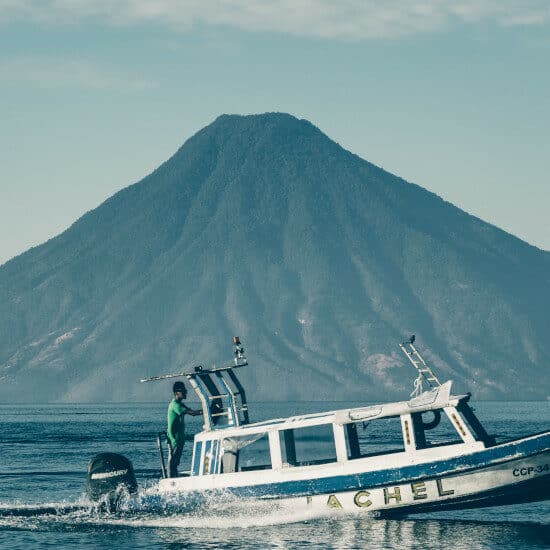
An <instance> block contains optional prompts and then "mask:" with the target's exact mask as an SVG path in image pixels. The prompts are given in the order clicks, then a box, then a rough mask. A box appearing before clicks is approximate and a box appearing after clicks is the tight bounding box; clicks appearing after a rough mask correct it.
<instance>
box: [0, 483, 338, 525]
mask: <svg viewBox="0 0 550 550" xmlns="http://www.w3.org/2000/svg"><path fill="white" fill-rule="evenodd" d="M338 513H339V511H335V510H330V509H327V510H318V509H312V508H311V507H308V505H307V503H306V502H305V499H304V503H303V505H297V504H296V503H293V504H292V505H291V504H285V503H282V502H281V501H278V500H256V499H243V498H237V497H235V496H234V495H231V494H227V493H223V492H219V493H217V494H215V495H213V496H209V497H208V498H203V497H201V496H200V495H193V496H180V497H172V496H170V497H167V496H166V495H161V494H159V493H158V492H157V491H156V489H155V488H150V489H147V490H143V491H140V493H138V494H137V495H134V496H125V497H124V498H122V500H121V502H120V503H119V506H118V509H117V511H116V512H114V513H110V512H108V511H106V509H105V507H103V506H101V505H99V506H98V505H96V504H93V503H91V502H90V501H89V500H87V498H85V497H82V498H81V499H80V500H78V501H75V502H58V503H44V504H38V505H37V504H23V503H12V504H0V527H11V528H24V529H39V528H44V527H46V525H49V527H50V528H54V529H55V528H59V529H63V527H64V526H65V527H67V528H73V527H74V526H76V525H78V526H79V527H80V528H81V527H83V526H86V525H88V526H90V527H92V526H101V525H109V526H120V527H128V528H131V527H140V528H143V527H150V528H192V529H232V528H240V529H242V528H251V527H267V526H275V525H284V524H291V523H300V522H307V521H310V520H316V519H321V518H323V517H329V516H334V515H336V514H338ZM340 514H341V512H340Z"/></svg>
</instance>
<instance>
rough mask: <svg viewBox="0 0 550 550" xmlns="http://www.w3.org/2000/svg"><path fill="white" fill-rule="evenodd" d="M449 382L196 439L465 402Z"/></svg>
mask: <svg viewBox="0 0 550 550" xmlns="http://www.w3.org/2000/svg"><path fill="white" fill-rule="evenodd" d="M451 385H452V381H451V380H449V381H448V382H445V383H444V384H441V385H440V386H438V387H437V388H435V389H433V390H431V391H426V392H424V393H422V394H420V395H419V396H417V397H414V398H413V399H410V400H409V401H398V402H394V403H381V404H376V405H369V406H367V407H357V408H350V409H339V410H334V411H327V412H321V413H311V414H305V415H298V416H290V417H288V418H275V419H271V420H265V421H262V422H255V423H253V424H246V425H243V426H238V427H225V428H224V429H222V430H217V432H215V433H213V432H209V431H205V432H202V433H200V434H197V435H196V436H195V437H196V438H197V439H203V438H204V439H211V438H216V439H218V438H220V437H221V438H224V437H232V436H237V435H241V436H242V435H246V434H251V433H261V432H268V431H270V428H272V427H275V428H276V429H277V430H290V429H293V428H304V427H307V426H315V425H319V424H341V425H343V424H349V423H352V422H367V421H369V420H374V419H376V418H384V417H389V416H399V415H403V414H411V413H418V412H424V411H430V410H434V409H443V408H445V407H456V406H457V405H458V404H459V403H460V402H461V401H464V400H468V399H469V398H470V395H469V394H467V395H451Z"/></svg>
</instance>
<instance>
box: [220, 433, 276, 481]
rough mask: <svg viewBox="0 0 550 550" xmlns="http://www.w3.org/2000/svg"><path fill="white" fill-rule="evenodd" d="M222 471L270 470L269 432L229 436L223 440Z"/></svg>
mask: <svg viewBox="0 0 550 550" xmlns="http://www.w3.org/2000/svg"><path fill="white" fill-rule="evenodd" d="M222 447H223V456H222V468H221V469H222V473H229V472H247V471H251V470H268V469H270V468H271V454H270V453H269V439H268V435H267V433H263V434H253V435H249V436H245V437H228V438H226V439H224V440H223V442H222Z"/></svg>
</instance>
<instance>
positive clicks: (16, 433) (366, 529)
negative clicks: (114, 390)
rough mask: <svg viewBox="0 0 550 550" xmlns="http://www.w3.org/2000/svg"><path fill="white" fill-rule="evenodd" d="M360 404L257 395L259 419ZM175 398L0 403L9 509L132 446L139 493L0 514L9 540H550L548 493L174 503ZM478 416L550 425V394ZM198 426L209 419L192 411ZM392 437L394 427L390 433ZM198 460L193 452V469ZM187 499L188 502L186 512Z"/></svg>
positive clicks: (388, 544) (263, 544)
mask: <svg viewBox="0 0 550 550" xmlns="http://www.w3.org/2000/svg"><path fill="white" fill-rule="evenodd" d="M355 405H358V404H357V403H277V404H269V405H267V406H266V405H262V406H260V405H259V404H254V403H253V404H251V410H252V413H253V417H254V419H255V420H261V419H265V418H271V417H278V416H288V415H290V414H298V413H306V412H314V411H319V410H326V409H328V408H344V407H348V406H355ZM165 408H166V404H138V405H135V404H133V405H44V406H36V405H32V406H30V405H25V406H15V405H0V509H1V508H16V509H19V510H21V509H23V508H25V507H26V506H33V505H40V506H42V505H45V504H52V505H54V506H65V505H71V504H75V503H84V502H85V497H84V485H85V470H86V466H87V463H88V461H89V459H90V458H91V457H92V456H93V455H95V454H96V453H98V452H102V451H114V452H120V453H122V454H124V455H126V456H128V457H129V458H130V459H131V460H132V462H133V464H134V467H135V468H136V471H137V475H138V478H139V482H140V487H141V493H140V497H139V498H138V500H137V501H134V502H131V503H129V504H128V506H126V508H125V509H124V510H123V511H122V512H120V513H118V514H115V515H108V514H100V513H97V512H93V511H91V510H90V509H88V508H84V509H83V510H79V511H72V512H71V511H69V512H64V513H59V514H55V515H54V514H48V515H40V516H38V515H30V516H29V517H2V516H0V547H1V548H29V547H33V548H42V547H53V546H55V547H56V548H58V549H64V548H76V547H79V548H155V547H157V548H159V547H160V548H165V547H166V548H181V547H186V548H220V547H226V548H250V547H259V548H301V547H308V548H405V549H406V548H454V549H462V548H468V549H475V548H549V547H550V501H547V502H541V503H534V504H525V505H521V506H514V507H501V508H487V509H481V510H473V511H458V512H445V513H439V514H423V515H422V516H411V517H410V518H406V519H400V520H381V519H377V518H374V517H372V516H368V515H366V516H364V517H360V518H358V517H357V516H349V515H345V514H342V513H341V512H339V511H337V510H327V511H326V512H325V513H324V515H322V516H320V515H315V516H313V515H312V511H311V510H308V509H307V508H306V507H304V508H303V509H299V508H296V507H293V508H292V509H290V508H288V507H284V506H281V505H278V504H277V503H273V502H265V501H250V500H248V501H243V500H235V499H233V498H230V497H227V496H226V497H224V496H218V497H215V498H213V499H211V500H210V501H206V502H200V503H197V502H188V503H185V502H183V503H182V502H178V503H173V502H169V501H165V500H163V499H162V498H160V497H159V496H158V495H156V494H155V492H154V484H155V479H157V477H158V471H159V466H158V454H157V449H156V442H155V438H156V433H157V432H158V431H159V430H162V429H164V419H165V414H166V410H165ZM476 409H477V414H478V416H479V417H480V419H481V420H482V422H483V423H484V425H485V426H486V428H487V429H488V431H489V432H490V433H493V434H495V435H496V436H497V439H498V440H503V439H509V438H513V437H520V436H522V435H526V434H529V433H534V432H539V431H542V430H544V429H548V427H549V425H550V402H544V403H479V404H477V406H476ZM187 429H188V432H189V433H193V432H195V431H199V430H200V418H192V419H190V420H189V421H188V425H187ZM390 437H391V434H390ZM190 459H191V443H190V442H189V443H188V444H187V445H186V447H185V450H184V456H183V459H182V466H183V468H185V467H188V464H189V462H190ZM182 509H185V510H186V512H184V513H183V512H182V511H181V510H182Z"/></svg>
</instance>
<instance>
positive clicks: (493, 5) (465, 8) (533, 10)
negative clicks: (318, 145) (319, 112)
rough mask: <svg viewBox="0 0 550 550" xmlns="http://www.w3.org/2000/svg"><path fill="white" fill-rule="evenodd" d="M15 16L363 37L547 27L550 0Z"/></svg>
mask: <svg viewBox="0 0 550 550" xmlns="http://www.w3.org/2000/svg"><path fill="white" fill-rule="evenodd" d="M14 19H18V20H27V19H32V20H38V21H41V22H47V23H50V24H70V23H73V22H78V21H81V20H86V19H88V20H94V21H99V22H105V23H108V24H112V25H134V24H143V23H151V24H156V25H161V26H164V27H170V28H172V29H174V30H178V31H187V30H189V29H191V28H193V27H194V26H196V25H198V24H200V25H214V26H225V27H231V28H238V29H241V30H246V31H251V32H258V31H267V32H277V33H285V34H292V35H296V36H307V37H316V38H333V39H344V40H362V39H373V38H394V37H400V36H408V35H413V34H419V33H425V32H434V31H439V30H444V29H445V28H447V27H448V26H449V25H451V24H452V23H453V22H461V23H466V24H475V23H479V22H492V23H494V24H497V25H500V26H511V25H545V24H548V23H549V22H550V0H386V1H384V2H380V1H376V0H339V1H336V0H271V1H269V0H157V1H151V0H118V1H117V2H112V1H111V0H0V20H4V21H6V20H14Z"/></svg>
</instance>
